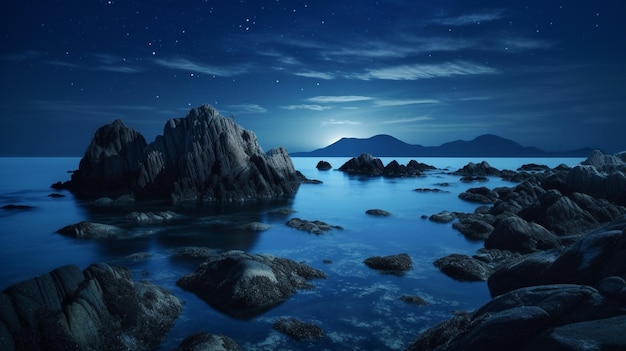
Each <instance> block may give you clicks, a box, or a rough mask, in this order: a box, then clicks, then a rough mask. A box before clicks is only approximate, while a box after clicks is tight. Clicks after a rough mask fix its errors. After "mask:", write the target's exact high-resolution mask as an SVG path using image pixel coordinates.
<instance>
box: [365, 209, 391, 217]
mask: <svg viewBox="0 0 626 351" xmlns="http://www.w3.org/2000/svg"><path fill="white" fill-rule="evenodd" d="M365 213H366V214H368V215H371V216H380V217H388V216H391V213H390V212H388V211H385V210H381V209H378V208H375V209H370V210H367V211H365Z"/></svg>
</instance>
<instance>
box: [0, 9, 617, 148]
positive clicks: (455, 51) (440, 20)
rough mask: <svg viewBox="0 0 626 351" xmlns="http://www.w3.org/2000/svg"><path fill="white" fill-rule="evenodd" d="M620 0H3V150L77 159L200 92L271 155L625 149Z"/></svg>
mask: <svg viewBox="0 0 626 351" xmlns="http://www.w3.org/2000/svg"><path fill="white" fill-rule="evenodd" d="M625 10H626V2H624V1H620V0H607V1H604V0H603V1H588V0H578V1H550V0H548V1H546V0H541V1H521V0H520V1H466V0H441V1H418V0H406V1H402V0H387V1H347V0H346V1H343V0H332V1H326V0H314V1H285V0H274V1H260V0H259V1H225V0H224V1H157V0H155V1H123V0H119V1H113V0H112V1H91V0H80V1H79V0H72V1H70V0H62V1H52V0H49V1H44V0H38V1H34V0H26V1H10V2H7V3H5V4H3V9H2V21H0V34H1V36H0V40H1V45H0V80H1V84H2V94H1V95H0V119H1V123H2V127H1V128H0V155H46V156H48V155H68V156H81V155H82V154H83V152H84V150H85V149H86V147H87V145H88V143H89V141H90V140H91V137H92V136H93V133H94V132H95V130H96V129H97V128H98V127H99V126H101V125H103V124H105V123H109V122H111V121H113V120H114V119H116V118H120V119H122V120H124V121H125V123H126V124H127V125H129V126H131V127H133V128H135V129H136V130H138V131H139V132H141V133H142V134H143V135H144V136H145V137H146V139H147V140H148V141H151V140H153V139H154V137H155V136H156V135H157V134H160V133H161V132H162V130H163V126H164V124H165V121H166V120H168V119H170V118H175V117H182V116H184V115H186V113H187V112H188V111H189V109H191V108H193V107H197V106H200V105H203V104H211V105H213V106H214V107H216V108H217V109H218V110H219V111H220V112H221V113H222V114H223V115H226V116H232V117H234V118H235V121H236V122H237V123H239V124H241V125H242V126H244V127H245V128H246V129H250V130H252V131H254V132H255V133H256V134H257V136H258V139H259V141H260V143H261V146H262V147H263V148H264V149H265V150H268V149H270V148H273V147H276V146H284V147H286V148H287V149H288V150H289V151H310V150H313V149H316V148H320V147H323V146H326V145H328V144H330V143H332V142H334V141H336V140H337V139H339V138H341V137H343V136H346V137H361V138H362V137H370V136H373V135H376V134H390V135H393V136H395V137H397V138H399V139H401V140H403V141H405V142H408V143H412V144H421V145H425V146H436V145H440V144H442V143H444V142H447V141H452V140H457V139H463V140H471V139H473V138H475V137H476V136H478V135H481V134H485V133H492V134H497V135H500V136H502V137H505V138H509V139H512V140H514V141H517V142H518V143H520V144H522V145H524V146H536V147H540V148H543V149H545V150H549V151H559V150H567V149H575V148H579V147H594V148H601V149H603V150H605V151H608V152H615V151H620V150H626V138H625V137H624V132H625V131H626V39H625V35H626V20H625V19H624V16H626V11H625Z"/></svg>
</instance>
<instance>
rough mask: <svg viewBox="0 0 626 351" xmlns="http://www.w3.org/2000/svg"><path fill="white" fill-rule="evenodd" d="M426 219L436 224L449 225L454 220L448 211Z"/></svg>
mask: <svg viewBox="0 0 626 351" xmlns="http://www.w3.org/2000/svg"><path fill="white" fill-rule="evenodd" d="M428 219H430V220H431V221H433V222H437V223H450V222H452V221H453V220H454V215H453V214H452V213H450V212H448V211H442V212H439V213H435V214H433V215H431V216H430V217H428Z"/></svg>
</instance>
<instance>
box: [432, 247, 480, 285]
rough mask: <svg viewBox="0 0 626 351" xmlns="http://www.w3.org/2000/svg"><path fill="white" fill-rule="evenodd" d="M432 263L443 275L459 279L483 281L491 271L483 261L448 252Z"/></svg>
mask: <svg viewBox="0 0 626 351" xmlns="http://www.w3.org/2000/svg"><path fill="white" fill-rule="evenodd" d="M433 264H434V265H435V267H437V268H439V270H440V271H441V272H442V273H444V274H445V275H447V276H449V277H451V278H454V279H456V280H459V281H468V282H471V281H484V280H487V278H488V277H489V274H490V273H491V271H492V268H490V267H488V265H487V264H486V263H485V262H482V261H480V260H477V259H475V258H473V257H470V256H467V255H461V254H450V255H448V256H445V257H442V258H439V259H437V260H435V262H434V263H433Z"/></svg>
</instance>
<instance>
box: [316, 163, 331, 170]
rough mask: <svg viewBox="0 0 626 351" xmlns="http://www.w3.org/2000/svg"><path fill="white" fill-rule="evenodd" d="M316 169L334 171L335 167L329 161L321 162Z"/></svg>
mask: <svg viewBox="0 0 626 351" xmlns="http://www.w3.org/2000/svg"><path fill="white" fill-rule="evenodd" d="M315 168H317V169H319V170H320V171H328V170H330V169H332V168H333V166H332V165H331V164H330V163H329V162H328V161H319V162H318V163H317V165H316V166H315Z"/></svg>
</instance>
